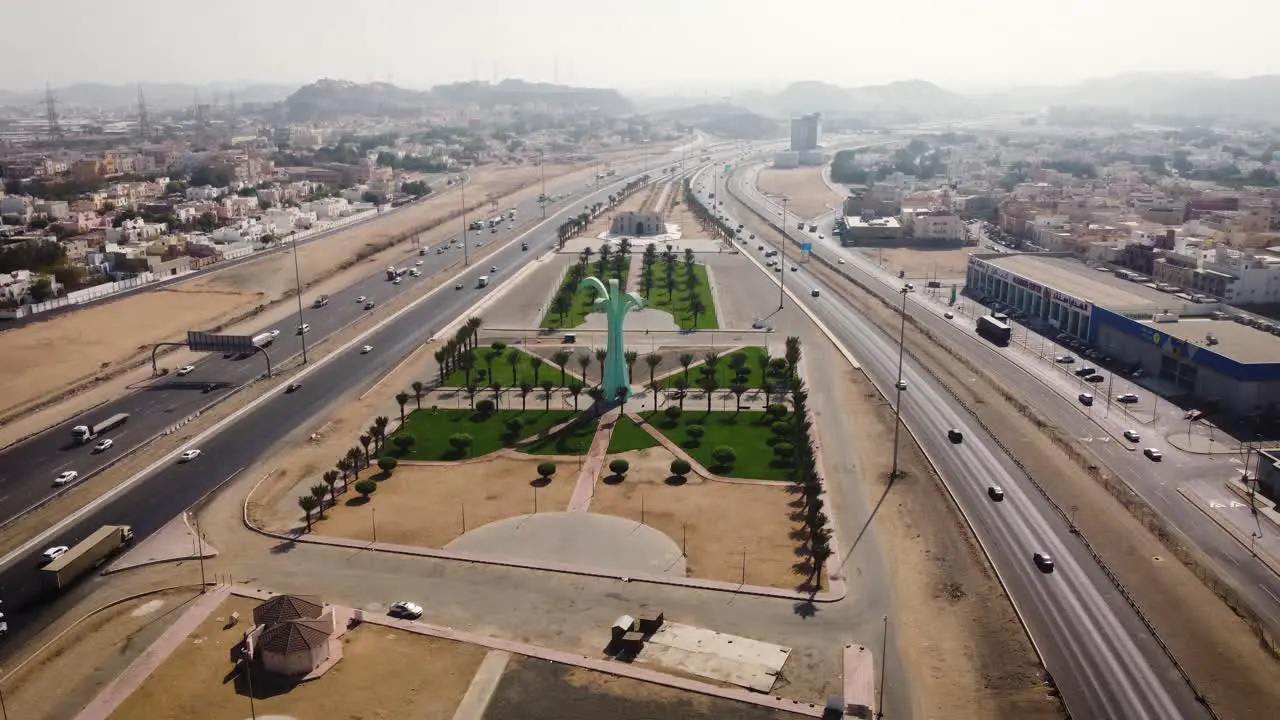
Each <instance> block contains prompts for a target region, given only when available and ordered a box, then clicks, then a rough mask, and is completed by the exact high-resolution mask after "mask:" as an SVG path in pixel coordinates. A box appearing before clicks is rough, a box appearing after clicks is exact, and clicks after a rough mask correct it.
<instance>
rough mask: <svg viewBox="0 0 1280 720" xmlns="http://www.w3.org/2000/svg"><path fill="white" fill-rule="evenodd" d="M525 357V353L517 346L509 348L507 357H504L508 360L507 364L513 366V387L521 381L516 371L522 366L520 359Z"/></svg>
mask: <svg viewBox="0 0 1280 720" xmlns="http://www.w3.org/2000/svg"><path fill="white" fill-rule="evenodd" d="M523 358H524V353H522V352H520V351H519V350H517V349H515V348H511V349H510V350H508V351H507V355H506V357H505V358H503V359H505V360H506V361H507V364H508V365H510V366H511V387H515V386H516V385H517V383H519V379H518V378H517V377H516V375H517V373H516V371H517V370H518V369H519V368H520V360H522V359H523Z"/></svg>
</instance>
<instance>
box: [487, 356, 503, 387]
mask: <svg viewBox="0 0 1280 720" xmlns="http://www.w3.org/2000/svg"><path fill="white" fill-rule="evenodd" d="M499 352H501V350H495V349H493V348H489V349H488V350H487V351H485V354H484V367H485V371H486V372H487V374H486V375H485V377H487V378H489V380H490V382H492V381H493V361H494V360H496V359H497V355H498V353H499Z"/></svg>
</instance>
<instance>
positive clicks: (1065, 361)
mask: <svg viewBox="0 0 1280 720" xmlns="http://www.w3.org/2000/svg"><path fill="white" fill-rule="evenodd" d="M1053 361H1054V362H1056V363H1058V364H1059V365H1070V364H1071V363H1073V362H1075V361H1076V359H1075V358H1073V357H1071V356H1070V355H1059V356H1058V357H1056V358H1054V359H1053Z"/></svg>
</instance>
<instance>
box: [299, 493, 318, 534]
mask: <svg viewBox="0 0 1280 720" xmlns="http://www.w3.org/2000/svg"><path fill="white" fill-rule="evenodd" d="M319 505H320V501H319V500H317V499H315V497H314V496H312V495H303V496H301V497H299V498H298V507H300V508H302V512H304V513H306V514H307V532H311V511H312V510H315V509H316V508H317V507H318V506H319Z"/></svg>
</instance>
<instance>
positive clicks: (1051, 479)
mask: <svg viewBox="0 0 1280 720" xmlns="http://www.w3.org/2000/svg"><path fill="white" fill-rule="evenodd" d="M814 271H815V272H819V273H823V272H827V273H828V274H829V271H826V270H822V269H818V268H814ZM837 285H838V286H841V287H845V288H846V289H845V290H843V291H842V294H843V295H844V296H845V300H846V301H848V302H850V303H855V304H857V305H858V306H859V307H860V309H861V311H862V312H864V313H865V314H866V315H867V316H868V317H870V318H872V319H873V320H875V321H876V322H877V323H878V324H879V325H880V326H881V327H882V328H885V329H886V330H887V331H889V332H892V333H897V328H898V326H897V324H896V319H897V314H896V312H895V311H894V310H893V309H890V308H886V307H885V306H884V305H883V304H882V303H880V302H879V301H877V300H871V299H869V298H868V297H867V296H865V295H864V294H862V293H861V291H859V290H857V289H856V288H849V287H847V286H848V283H834V284H833V285H832V287H835V286H837ZM907 348H908V349H909V350H910V351H912V352H914V353H916V354H917V356H918V357H921V358H922V359H923V360H924V361H925V362H927V363H928V364H929V365H930V366H931V367H932V368H933V369H934V370H935V371H936V372H938V373H939V374H940V376H941V377H942V379H943V380H944V381H945V382H946V383H947V385H948V386H949V387H950V388H951V389H952V390H954V391H955V392H956V393H957V394H958V395H959V396H960V398H961V399H962V401H964V402H965V403H966V404H967V405H968V406H969V407H971V408H974V409H975V411H976V412H977V413H978V415H979V416H980V417H981V418H982V420H983V422H984V423H986V425H987V426H988V427H990V428H992V430H993V432H994V433H995V434H996V436H998V437H999V438H1000V439H1001V441H1002V442H1003V443H1004V444H1005V445H1006V446H1007V447H1009V448H1010V449H1011V450H1012V451H1013V452H1014V453H1015V454H1016V455H1017V457H1018V458H1019V460H1021V461H1022V463H1023V464H1024V465H1026V467H1027V470H1028V472H1029V473H1031V474H1033V475H1034V476H1035V477H1036V478H1037V480H1038V481H1039V482H1040V484H1041V485H1042V486H1044V487H1045V489H1046V491H1047V492H1048V493H1049V495H1050V496H1051V497H1053V498H1054V500H1055V502H1057V503H1058V504H1059V505H1061V506H1063V507H1071V506H1072V505H1075V506H1078V507H1079V508H1080V512H1078V513H1077V514H1076V517H1077V525H1078V526H1079V527H1080V530H1081V533H1082V534H1083V535H1084V536H1085V537H1087V538H1088V539H1089V542H1090V543H1091V544H1092V545H1093V546H1094V547H1095V548H1096V549H1097V550H1098V552H1099V553H1100V554H1101V555H1102V557H1103V558H1104V560H1105V561H1106V562H1107V564H1108V565H1109V566H1110V568H1111V569H1112V571H1113V572H1115V573H1116V575H1117V576H1118V577H1119V579H1120V581H1121V582H1122V583H1124V585H1125V586H1126V587H1127V588H1128V589H1129V592H1130V593H1131V594H1132V595H1133V596H1134V598H1135V600H1136V601H1137V603H1138V605H1139V606H1140V607H1141V608H1142V609H1143V612H1144V613H1145V614H1146V615H1147V616H1148V617H1149V618H1150V620H1151V621H1152V623H1153V625H1154V626H1155V628H1156V630H1157V632H1159V633H1160V635H1161V637H1162V638H1163V639H1164V640H1165V642H1166V643H1168V645H1169V646H1170V648H1171V649H1172V651H1173V653H1174V655H1175V656H1176V657H1177V658H1178V659H1179V661H1180V662H1181V663H1182V664H1183V666H1184V667H1185V668H1186V670H1187V671H1188V673H1189V674H1190V675H1191V677H1192V678H1193V679H1194V681H1195V682H1196V683H1197V685H1198V687H1199V688H1200V689H1201V691H1202V692H1204V693H1205V694H1206V696H1207V697H1208V698H1209V701H1210V703H1211V704H1212V705H1213V707H1214V709H1215V710H1216V711H1217V712H1218V713H1219V715H1220V716H1221V717H1223V718H1240V719H1241V720H1243V719H1244V718H1251V717H1257V716H1258V715H1259V713H1260V712H1261V713H1263V714H1265V712H1264V711H1263V708H1266V707H1277V706H1280V687H1277V686H1276V684H1275V683H1274V682H1273V681H1272V678H1274V677H1275V674H1276V672H1277V671H1280V665H1278V664H1277V662H1276V659H1275V658H1274V657H1273V656H1271V655H1270V654H1268V653H1267V652H1266V651H1265V650H1264V649H1263V648H1262V646H1261V645H1260V643H1259V642H1258V640H1257V638H1256V637H1255V636H1254V635H1253V633H1252V631H1251V630H1250V629H1249V627H1248V626H1247V625H1246V624H1245V623H1244V622H1243V621H1242V620H1241V619H1240V618H1239V617H1237V616H1236V615H1235V614H1234V613H1233V612H1232V611H1231V610H1230V609H1229V608H1228V607H1227V606H1226V605H1225V604H1224V603H1223V602H1222V601H1221V600H1220V599H1219V598H1218V597H1216V596H1215V595H1214V594H1213V592H1212V591H1211V590H1210V589H1209V588H1208V587H1206V586H1205V584H1204V583H1203V582H1202V581H1201V580H1200V579H1199V578H1197V577H1196V575H1195V573H1194V572H1193V571H1192V570H1190V569H1189V568H1188V567H1187V566H1186V565H1184V564H1182V563H1180V562H1178V561H1176V559H1174V558H1172V557H1170V550H1169V548H1168V547H1166V546H1165V545H1164V544H1163V543H1161V542H1160V540H1159V539H1158V538H1157V537H1156V536H1154V535H1153V534H1152V533H1151V532H1150V531H1148V530H1147V529H1146V527H1145V526H1143V524H1142V523H1141V522H1140V521H1138V520H1137V519H1135V518H1134V516H1133V515H1132V514H1130V512H1129V511H1128V510H1127V509H1126V508H1125V507H1124V506H1123V505H1121V504H1120V503H1118V502H1117V501H1116V500H1115V498H1114V497H1112V496H1111V494H1110V493H1109V492H1108V491H1107V489H1106V488H1105V487H1104V486H1103V485H1102V484H1100V483H1098V482H1094V481H1090V480H1088V479H1087V475H1086V474H1085V473H1084V471H1083V470H1082V469H1081V467H1080V465H1079V464H1078V463H1077V462H1076V461H1075V460H1074V459H1073V458H1072V457H1071V456H1070V455H1068V454H1067V453H1066V452H1065V451H1064V450H1063V449H1062V448H1061V447H1060V446H1059V444H1058V443H1055V441H1054V440H1053V439H1052V438H1051V437H1050V436H1049V434H1046V433H1055V434H1056V433H1057V431H1056V430H1055V429H1054V428H1053V427H1052V426H1051V425H1049V426H1046V430H1045V431H1042V432H1037V431H1035V430H1034V427H1033V425H1032V424H1031V423H1030V421H1029V420H1028V419H1027V418H1026V417H1024V416H1023V415H1022V414H1021V413H1020V412H1019V410H1018V409H1017V408H1016V407H1014V406H1013V405H1011V404H1010V403H1009V402H1008V401H1007V400H1005V399H1004V398H1003V397H1002V396H1001V394H1000V393H999V392H997V391H996V390H995V388H996V387H997V386H1000V384H999V379H998V378H995V377H991V376H990V375H989V374H988V373H986V372H973V371H971V369H969V368H968V367H965V366H963V365H961V364H959V363H957V362H956V360H955V358H954V357H952V356H951V355H950V354H949V353H948V352H947V350H946V349H945V348H943V347H941V346H940V345H939V344H938V343H936V342H934V341H932V340H929V339H928V338H926V337H924V335H923V334H922V333H920V332H919V331H918V330H916V329H914V328H913V327H912V326H911V325H910V324H908V327H907ZM868 392H870V390H868ZM1062 441H1063V442H1065V443H1067V444H1074V442H1075V441H1074V440H1073V439H1071V438H1064V439H1062ZM1088 457H1092V456H1088ZM897 491H898V488H897V487H896V486H895V490H894V492H897ZM890 497H892V496H890ZM907 506H914V502H912V503H907ZM904 520H910V518H904ZM955 522H956V523H958V522H959V520H958V519H957V520H955ZM937 525H938V523H930V524H928V525H925V524H923V523H921V525H920V528H921V529H922V530H925V531H927V530H929V529H931V528H936V527H937ZM957 531H958V532H960V531H962V529H961V528H957ZM963 537H964V538H965V542H966V543H972V540H971V538H970V536H969V534H968V533H967V532H963ZM908 539H909V538H908ZM927 547H932V548H946V547H949V545H947V544H946V543H939V542H932V543H929V544H928V545H927ZM892 554H893V556H894V557H898V558H905V557H909V556H911V555H912V553H910V552H905V553H904V552H893V553H892ZM984 567H985V565H984ZM992 585H994V583H992ZM992 592H999V591H998V589H993V590H992ZM969 594H970V596H972V590H971V589H970V590H969ZM983 597H993V596H992V595H985V594H984V595H983ZM1001 607H1007V605H1006V604H1004V603H1001ZM911 615H912V616H913V617H917V618H919V617H928V616H929V613H928V612H925V613H911ZM1190 617H1194V618H1196V622H1193V623H1189V622H1187V621H1186V619H1187V618H1190ZM920 630H921V632H927V633H929V634H930V635H933V634H934V633H936V631H937V628H936V627H934V626H933V625H929V627H927V628H921V629H920ZM922 642H923V641H922ZM1010 657H1013V655H1010ZM959 687H960V688H963V687H964V686H963V685H960V686H959Z"/></svg>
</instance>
